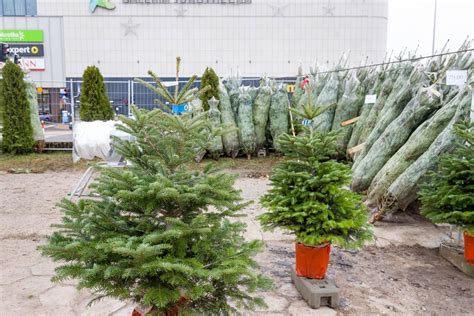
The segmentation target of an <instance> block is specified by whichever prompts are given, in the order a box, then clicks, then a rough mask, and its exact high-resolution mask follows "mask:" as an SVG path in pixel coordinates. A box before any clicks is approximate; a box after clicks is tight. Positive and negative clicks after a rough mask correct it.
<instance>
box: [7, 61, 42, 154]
mask: <svg viewBox="0 0 474 316" xmlns="http://www.w3.org/2000/svg"><path fill="white" fill-rule="evenodd" d="M2 77H3V80H2V81H1V84H2V87H1V89H0V91H1V96H0V100H1V103H2V115H3V141H2V149H3V151H4V152H7V153H13V154H25V153H29V152H32V151H33V146H34V144H35V141H34V139H33V129H32V127H31V118H30V106H29V104H28V99H27V96H26V83H25V82H24V80H23V79H24V74H23V71H22V70H21V68H20V66H18V65H15V64H14V63H12V62H10V61H7V63H6V64H5V66H4V67H3V70H2Z"/></svg>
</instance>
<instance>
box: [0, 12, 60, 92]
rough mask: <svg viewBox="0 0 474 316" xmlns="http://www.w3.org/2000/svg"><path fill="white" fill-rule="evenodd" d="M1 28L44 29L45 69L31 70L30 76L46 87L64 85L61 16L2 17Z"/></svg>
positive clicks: (0, 20) (0, 19)
mask: <svg viewBox="0 0 474 316" xmlns="http://www.w3.org/2000/svg"><path fill="white" fill-rule="evenodd" d="M0 28H1V29H31V30H43V33H44V43H43V44H44V60H45V61H44V62H45V71H31V72H30V76H31V78H32V79H33V80H35V82H39V83H41V85H42V86H44V87H50V88H55V87H64V80H65V78H66V67H65V59H64V33H63V29H64V28H63V20H62V18H61V17H0Z"/></svg>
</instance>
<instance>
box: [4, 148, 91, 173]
mask: <svg viewBox="0 0 474 316" xmlns="http://www.w3.org/2000/svg"><path fill="white" fill-rule="evenodd" d="M86 167H87V162H84V161H80V162H78V163H77V164H73V163H72V154H71V152H49V153H41V154H37V153H34V154H28V155H9V154H0V171H7V172H12V173H43V172H46V171H53V172H55V171H64V170H83V169H85V168H86Z"/></svg>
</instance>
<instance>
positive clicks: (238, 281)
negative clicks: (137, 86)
mask: <svg viewBox="0 0 474 316" xmlns="http://www.w3.org/2000/svg"><path fill="white" fill-rule="evenodd" d="M154 78H155V79H156V81H157V87H154V89H155V90H154V91H160V93H161V94H160V95H161V96H162V97H164V98H165V99H168V98H171V95H170V94H169V93H168V92H165V91H161V89H162V88H164V86H163V85H162V83H161V81H160V80H159V78H158V77H156V76H155V77H154ZM190 86H191V84H189V85H186V86H185V88H183V91H181V92H180V93H178V99H179V98H180V96H181V98H183V100H184V99H186V98H190V95H189V93H190V90H189V87H190ZM186 95H187V97H184V96H186ZM132 111H133V115H134V119H128V118H125V117H121V118H120V119H121V121H122V122H123V124H121V125H118V129H120V130H121V131H123V132H126V133H128V134H130V135H131V136H132V137H133V139H134V141H133V142H131V141H126V140H121V139H118V138H115V145H114V148H115V150H116V151H117V152H118V153H119V154H121V155H122V156H123V157H124V158H125V159H126V160H127V161H128V162H129V165H128V166H127V167H125V168H123V169H120V168H109V169H104V170H102V172H101V175H100V177H98V179H97V180H96V181H95V183H94V185H93V189H94V191H95V193H96V194H97V195H98V196H99V197H100V198H99V199H96V200H80V201H79V202H78V203H72V202H70V201H68V200H64V201H63V202H62V203H61V204H60V207H61V209H62V210H63V212H64V214H65V216H64V218H63V221H62V224H60V225H58V226H57V227H59V229H60V230H59V231H57V232H55V233H54V234H53V235H52V236H51V237H50V238H49V241H48V243H47V244H46V245H45V246H43V247H41V250H42V252H43V254H44V255H47V256H51V257H52V258H53V259H54V260H61V261H63V262H65V263H64V264H63V265H62V266H60V267H58V268H57V269H56V277H55V278H54V280H55V281H60V280H63V279H66V278H77V279H79V287H85V288H90V289H93V290H94V291H95V292H96V293H97V295H98V296H99V297H101V296H110V297H115V298H118V299H121V300H132V301H134V302H136V303H140V304H142V305H144V306H148V307H151V308H152V309H151V313H153V314H154V315H163V314H164V313H165V312H169V311H176V310H179V311H180V312H182V313H183V314H186V313H195V314H199V315H228V314H231V313H234V312H235V306H236V307H243V308H250V309H251V308H253V307H254V306H256V305H262V304H263V300H262V299H260V298H258V297H255V296H254V295H253V293H254V292H255V291H258V290H264V289H267V288H269V286H270V281H269V280H268V279H267V278H265V277H263V276H262V275H261V274H259V272H258V271H257V268H258V267H257V264H256V262H255V261H254V260H253V259H252V256H253V255H255V254H256V253H257V252H259V251H260V249H261V247H262V243H261V242H260V241H250V242H246V241H245V240H244V238H243V236H242V235H243V233H244V231H245V225H244V224H242V223H240V222H236V221H229V218H230V217H233V216H236V215H237V214H238V212H239V211H240V210H242V208H243V207H245V205H246V204H243V203H242V200H241V196H240V191H238V190H236V189H235V188H234V187H233V184H234V181H235V177H234V176H233V175H229V174H226V173H222V172H219V171H218V170H216V169H215V168H214V167H213V166H212V165H208V166H207V167H206V168H204V170H203V171H192V170H191V169H190V166H189V165H190V163H192V161H193V159H194V157H195V156H196V154H197V153H199V152H201V151H202V150H203V149H205V148H206V146H207V145H208V143H209V141H210V139H211V137H213V135H210V133H209V132H208V130H209V126H208V123H207V120H206V115H205V114H204V113H191V112H190V113H185V114H184V115H181V116H175V115H173V114H170V113H167V112H164V111H161V110H159V109H157V110H154V111H152V112H146V111H144V110H137V109H136V108H133V109H132Z"/></svg>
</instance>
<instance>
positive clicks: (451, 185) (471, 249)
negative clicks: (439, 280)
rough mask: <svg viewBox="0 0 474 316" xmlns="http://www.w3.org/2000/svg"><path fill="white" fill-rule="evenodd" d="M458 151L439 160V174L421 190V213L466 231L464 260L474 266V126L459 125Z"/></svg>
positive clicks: (457, 127)
mask: <svg viewBox="0 0 474 316" xmlns="http://www.w3.org/2000/svg"><path fill="white" fill-rule="evenodd" d="M454 132H455V134H456V135H457V136H458V137H459V139H460V140H461V141H460V143H459V144H458V146H457V148H456V149H455V150H454V151H453V152H452V153H450V154H445V155H443V156H441V158H440V159H439V163H438V167H437V170H436V171H433V172H431V173H430V174H429V178H428V179H429V181H427V182H426V184H424V185H423V186H422V188H421V190H420V199H421V202H422V207H421V214H423V215H424V216H426V217H427V218H429V219H430V220H431V221H433V222H434V223H447V224H452V225H457V226H458V227H460V228H461V229H462V230H463V231H464V257H465V259H466V261H468V262H469V263H471V264H474V126H473V125H472V123H471V125H466V124H459V125H455V126H454Z"/></svg>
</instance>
